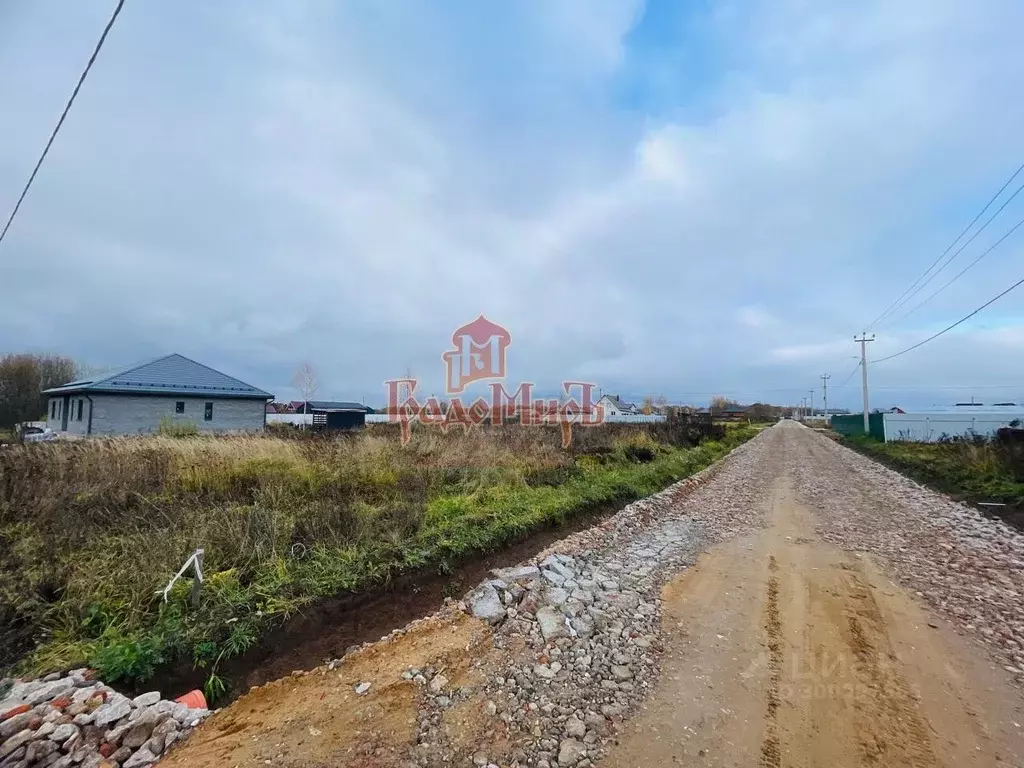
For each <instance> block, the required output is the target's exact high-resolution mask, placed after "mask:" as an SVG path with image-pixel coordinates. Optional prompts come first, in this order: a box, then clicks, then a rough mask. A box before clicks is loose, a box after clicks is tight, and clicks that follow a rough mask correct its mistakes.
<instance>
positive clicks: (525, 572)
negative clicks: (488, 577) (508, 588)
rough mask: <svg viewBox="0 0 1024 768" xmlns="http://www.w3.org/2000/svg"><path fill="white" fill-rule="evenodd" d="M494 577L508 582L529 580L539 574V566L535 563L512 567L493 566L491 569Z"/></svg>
mask: <svg viewBox="0 0 1024 768" xmlns="http://www.w3.org/2000/svg"><path fill="white" fill-rule="evenodd" d="M491 573H493V574H494V576H495V577H496V578H499V579H501V580H502V581H505V582H508V583H509V584H511V583H513V582H517V581H529V580H531V579H536V578H537V577H538V576H540V568H538V567H537V566H536V565H518V566H515V567H513V568H495V569H494V570H492V571H491Z"/></svg>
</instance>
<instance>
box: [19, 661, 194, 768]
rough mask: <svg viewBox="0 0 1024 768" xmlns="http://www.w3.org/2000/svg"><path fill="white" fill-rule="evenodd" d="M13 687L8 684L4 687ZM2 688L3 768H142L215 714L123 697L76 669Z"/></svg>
mask: <svg viewBox="0 0 1024 768" xmlns="http://www.w3.org/2000/svg"><path fill="white" fill-rule="evenodd" d="M7 684H9V682H8V683H7ZM7 684H3V683H0V766H2V768H14V767H15V766H16V767H17V768H22V767H23V766H33V767H36V766H38V767H39V768H43V767H45V766H49V767H50V768H69V766H82V768H116V767H117V766H120V768H145V767H146V766H150V765H152V764H153V763H155V762H156V761H157V760H158V759H159V757H160V755H161V754H163V752H164V751H166V750H167V749H169V748H170V746H171V745H172V744H174V743H175V742H176V741H178V740H180V739H184V738H186V737H187V736H188V734H189V733H191V731H192V729H193V728H195V727H196V726H197V725H199V723H201V722H202V721H203V720H204V719H205V718H206V717H207V716H208V715H209V714H210V713H209V711H208V710H205V709H189V708H188V707H187V706H185V705H184V704H179V703H177V702H174V701H166V700H162V699H161V698H160V694H159V693H157V692H156V691H153V692H151V693H144V694H142V695H141V696H137V697H136V698H134V699H129V698H128V697H126V696H122V695H121V694H120V693H117V692H116V691H114V690H113V689H111V688H109V687H107V686H105V685H103V684H102V683H100V682H98V681H96V680H94V679H93V675H92V672H91V671H90V670H87V669H78V670H74V671H72V672H69V673H68V674H67V675H61V674H59V673H55V674H52V675H48V676H47V677H44V678H42V679H41V680H34V681H31V682H24V681H20V680H16V681H14V682H13V686H12V687H10V689H9V690H7V691H6V693H4V690H5V689H6V688H7Z"/></svg>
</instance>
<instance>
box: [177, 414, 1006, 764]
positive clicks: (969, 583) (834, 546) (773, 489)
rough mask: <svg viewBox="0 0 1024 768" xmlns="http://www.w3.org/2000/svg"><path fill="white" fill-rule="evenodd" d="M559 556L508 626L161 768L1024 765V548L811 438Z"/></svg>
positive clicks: (344, 681) (766, 439) (340, 678)
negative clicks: (555, 582) (365, 689)
mask: <svg viewBox="0 0 1024 768" xmlns="http://www.w3.org/2000/svg"><path fill="white" fill-rule="evenodd" d="M564 544H565V546H564V547H563V549H562V550H560V551H562V552H565V553H567V554H565V555H564V556H563V555H559V557H562V560H560V561H548V562H549V565H548V566H545V564H544V563H543V562H542V563H540V564H539V565H540V568H539V570H537V571H535V572H536V573H540V574H545V575H544V576H542V577H541V578H539V579H534V580H532V581H523V582H520V584H522V585H523V586H509V587H508V589H509V590H512V591H513V592H515V596H512V595H511V594H508V593H506V594H504V596H503V598H502V599H503V600H504V602H505V604H506V605H507V606H509V611H508V616H506V617H505V618H504V619H502V620H501V621H499V622H497V623H496V624H492V625H488V624H487V623H485V622H482V621H479V620H478V619H473V618H468V617H466V616H464V615H463V614H461V613H460V612H459V611H458V610H455V609H454V608H450V609H449V611H448V613H447V614H445V615H444V616H441V617H435V618H434V619H431V620H429V621H426V622H422V623H421V624H420V625H418V626H417V627H415V628H413V629H412V630H410V631H409V632H407V633H404V634H402V635H399V636H396V637H395V638H393V639H392V640H391V641H390V642H389V643H382V644H378V645H377V646H374V647H372V648H367V649H365V650H364V651H362V652H360V653H358V654H355V655H353V656H351V657H348V658H346V660H345V662H344V663H343V664H342V665H341V666H340V667H338V668H337V669H326V668H322V669H320V670H317V671H314V672H313V673H311V674H309V675H305V676H302V677H298V678H294V679H286V680H284V681H281V682H278V683H276V684H272V685H271V686H269V687H265V688H261V689H259V690H257V691H254V692H253V693H251V694H250V695H248V696H245V697H243V698H242V699H240V700H239V701H238V702H236V703H235V704H234V705H232V706H231V707H230V708H228V709H226V710H225V711H223V712H221V713H219V714H217V715H215V716H214V717H213V718H212V719H211V720H210V721H209V722H208V723H207V724H206V725H204V726H203V727H202V728H201V729H200V730H199V731H198V732H197V733H196V734H195V735H194V736H193V738H192V739H191V740H190V741H189V743H187V744H186V745H184V746H183V747H182V748H181V749H178V750H176V751H175V752H174V753H173V754H172V755H170V756H169V758H168V759H167V760H166V761H165V763H166V764H167V765H170V766H175V765H181V766H186V765H187V766H202V767H206V766H209V768H212V767H213V766H233V765H239V766H241V765H264V764H266V765H282V766H303V767H305V766H321V765H339V766H341V765H353V766H355V765H358V766H401V767H402V768H406V766H431V765H465V766H472V765H480V766H499V768H508V767H510V766H511V767H512V768H526V766H536V767H537V768H554V767H555V766H558V767H559V768H562V767H563V766H577V768H588V767H589V766H591V765H594V764H595V763H597V764H599V765H602V766H610V767H611V766H614V767H615V768H631V767H632V766H641V765H642V766H760V767H761V768H781V767H782V766H787V767H788V766H793V767H794V768H800V767H803V766H808V767H809V766H828V767H829V768H847V767H852V766H872V767H874V766H878V767H880V768H890V767H891V768H898V767H902V766H912V767H920V768H931V767H932V766H948V767H949V768H953V767H958V766H1020V765H1024V728H1022V726H1024V698H1022V695H1021V690H1022V686H1021V682H1020V681H1021V680H1022V679H1024V670H1022V668H1021V666H1018V665H1024V615H1022V611H1024V608H1022V607H1021V600H1020V597H1021V596H1024V542H1022V538H1021V537H1020V536H1019V535H1018V534H1016V533H1015V532H1013V531H1010V530H1009V529H1006V528H1005V527H1003V526H1001V525H1000V524H998V523H993V522H992V521H988V520H984V519H982V518H980V517H979V516H978V515H977V514H976V513H974V512H973V511H971V510H967V509H965V508H963V507H960V506H958V505H956V504H953V503H952V502H950V501H949V500H948V499H945V498H944V497H941V496H939V495H937V494H933V493H932V492H930V491H927V490H926V489H922V488H920V487H919V486H916V485H915V484H913V483H910V482H909V481H907V480H906V479H905V478H901V477H900V476H898V475H896V474H895V473H892V472H890V471H889V470H886V469H884V468H882V467H880V466H878V465H876V464H874V463H872V462H869V461H867V460H866V459H864V458H863V457H860V456H858V455H856V454H853V453H851V452H849V451H847V450H846V449H844V448H842V447H840V446H838V445H835V444H834V443H832V442H831V441H830V440H828V439H827V438H825V437H823V436H821V435H819V434H816V433H814V432H813V431H811V430H809V429H805V428H803V427H801V426H799V425H795V424H789V423H787V424H782V425H779V426H777V427H773V428H771V429H769V430H767V431H766V432H765V433H764V434H762V435H761V436H760V437H758V438H757V439H756V440H754V441H752V442H751V443H750V444H748V445H747V446H744V447H743V448H741V449H740V450H739V451H737V452H736V453H735V454H733V456H731V457H730V458H729V459H728V460H726V461H725V462H724V463H723V464H722V466H721V467H719V468H716V470H715V471H714V472H709V473H707V474H706V475H704V476H703V478H702V479H700V480H699V481H692V482H690V483H688V484H686V485H685V486H678V487H675V488H673V489H670V490H669V491H667V492H665V493H663V494H661V495H659V496H658V497H652V499H651V500H648V501H647V502H642V503H640V504H638V505H635V507H634V508H632V511H630V510H627V511H625V512H624V513H622V514H621V515H619V516H616V518H612V520H610V521H608V522H607V523H606V524H604V525H602V526H601V527H599V528H597V529H592V530H591V531H589V532H586V533H582V534H576V535H575V536H573V537H571V538H570V539H569V540H567V541H566V542H565V543H564ZM701 549H703V550H704V554H701V555H700V556H699V557H696V558H695V557H694V553H696V552H698V551H699V550H701ZM694 560H696V562H695V563H694ZM687 565H689V566H690V567H687ZM546 568H553V569H556V570H561V571H564V575H563V576H562V577H561V578H562V580H560V581H558V585H557V588H556V587H555V586H553V584H551V583H546V582H545V579H555V576H556V575H557V574H554V573H553V572H552V571H551V570H546ZM563 586H564V587H566V588H565V589H563V588H562V587H563ZM502 589H504V588H502ZM516 590H518V591H516ZM556 593H557V594H556ZM524 595H525V596H524ZM517 601H518V602H517ZM544 606H547V607H544ZM544 611H549V616H550V615H554V616H555V618H556V621H555V622H554V623H553V624H549V625H547V626H545V627H540V626H539V625H540V624H542V623H543V622H542V618H543V616H542V614H543V613H544ZM588 617H591V618H592V621H591V619H589V618H588ZM582 619H587V621H584V622H583V623H580V622H581V620H582ZM588 622H590V623H589V624H588ZM555 630H559V631H558V632H557V633H556V632H555ZM584 630H586V631H584ZM555 638H557V639H555ZM410 667H412V668H413V669H412V672H413V673H416V674H411V673H410ZM421 672H422V674H420V673H421ZM360 682H367V683H371V687H370V690H369V691H368V692H366V693H363V694H359V693H356V692H354V686H356V685H358V684H359V683H360Z"/></svg>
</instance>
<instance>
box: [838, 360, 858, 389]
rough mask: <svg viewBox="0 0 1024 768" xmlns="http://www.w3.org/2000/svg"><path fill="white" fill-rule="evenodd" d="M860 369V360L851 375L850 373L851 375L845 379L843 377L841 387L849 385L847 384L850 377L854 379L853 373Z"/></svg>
mask: <svg viewBox="0 0 1024 768" xmlns="http://www.w3.org/2000/svg"><path fill="white" fill-rule="evenodd" d="M859 370H860V362H858V363H857V365H855V366H854V367H853V370H852V371H850V375H849V376H847V377H846V378H845V379H843V383H842V384H840V385H839V386H840V387H845V386H846V385H847V384H848V383H849V381H850V379H852V378H853V374H855V373H856V372H857V371H859Z"/></svg>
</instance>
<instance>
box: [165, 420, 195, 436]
mask: <svg viewBox="0 0 1024 768" xmlns="http://www.w3.org/2000/svg"><path fill="white" fill-rule="evenodd" d="M157 433H158V434H160V435H164V436H165V437H195V436H196V435H198V434H199V427H197V426H196V425H195V423H194V422H191V421H176V420H175V419H172V418H171V417H170V416H164V417H163V418H162V419H160V426H159V427H158V429H157Z"/></svg>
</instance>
